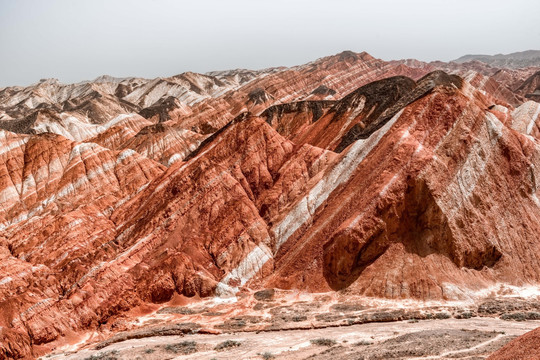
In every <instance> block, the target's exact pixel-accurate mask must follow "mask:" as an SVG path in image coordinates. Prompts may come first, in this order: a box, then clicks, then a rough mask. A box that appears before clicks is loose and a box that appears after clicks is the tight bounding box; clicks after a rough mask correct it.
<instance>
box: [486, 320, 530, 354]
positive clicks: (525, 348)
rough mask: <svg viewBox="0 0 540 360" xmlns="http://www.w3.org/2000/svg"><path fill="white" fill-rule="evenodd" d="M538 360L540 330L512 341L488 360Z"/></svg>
mask: <svg viewBox="0 0 540 360" xmlns="http://www.w3.org/2000/svg"><path fill="white" fill-rule="evenodd" d="M538 358H540V328H538V329H536V330H533V331H531V332H528V333H526V334H525V335H523V336H520V337H518V338H517V339H515V340H513V341H511V342H510V343H509V344H507V345H505V346H504V347H503V348H502V349H499V350H498V351H496V352H495V353H494V354H492V355H491V356H490V357H488V360H517V359H519V360H537V359H538Z"/></svg>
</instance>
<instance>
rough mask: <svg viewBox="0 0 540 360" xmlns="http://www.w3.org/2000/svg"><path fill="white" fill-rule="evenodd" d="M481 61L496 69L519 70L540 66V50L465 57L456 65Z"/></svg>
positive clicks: (457, 61)
mask: <svg viewBox="0 0 540 360" xmlns="http://www.w3.org/2000/svg"><path fill="white" fill-rule="evenodd" d="M475 60H476V61H481V62H483V63H486V64H489V65H491V66H495V67H501V68H510V69H519V68H526V67H531V66H532V67H537V66H540V50H527V51H521V52H515V53H511V54H497V55H465V56H462V57H460V58H459V59H456V60H454V62H456V63H465V62H469V61H475Z"/></svg>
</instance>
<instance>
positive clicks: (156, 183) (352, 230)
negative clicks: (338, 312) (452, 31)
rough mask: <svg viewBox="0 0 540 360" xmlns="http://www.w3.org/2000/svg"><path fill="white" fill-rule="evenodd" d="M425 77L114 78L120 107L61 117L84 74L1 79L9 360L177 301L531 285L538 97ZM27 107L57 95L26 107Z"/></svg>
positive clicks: (335, 70) (322, 68)
mask: <svg viewBox="0 0 540 360" xmlns="http://www.w3.org/2000/svg"><path fill="white" fill-rule="evenodd" d="M407 64H408V65H407ZM409 65H411V66H409ZM432 70H433V68H432V65H429V66H427V67H424V66H421V65H419V64H418V63H414V64H413V63H410V62H409V63H387V62H384V61H382V60H378V59H375V58H373V57H371V56H369V55H368V54H365V53H362V54H355V53H351V52H345V53H342V54H338V55H336V56H332V57H328V58H323V59H319V60H317V61H315V62H312V63H309V64H306V65H302V66H298V67H294V68H275V69H267V70H264V71H260V72H250V71H244V70H236V71H231V72H218V73H212V74H208V75H205V76H199V75H197V74H191V73H188V74H183V75H181V76H178V77H173V78H170V79H159V80H156V81H147V80H142V79H109V78H104V79H101V80H99V81H101V82H99V81H96V83H99V84H100V85H99V86H100V89H101V90H100V91H102V92H107V94H109V96H113V95H111V94H114V96H115V97H116V98H117V99H121V100H122V101H125V102H127V103H129V106H127V105H126V106H127V110H128V111H127V112H126V113H123V114H118V111H117V110H115V109H116V108H114V109H113V110H114V111H113V110H111V113H110V115H109V117H106V118H105V119H104V118H99V119H98V120H95V119H93V117H92V116H93V115H92V114H93V113H92V111H90V112H86V113H85V115H84V117H80V118H77V117H76V116H79V115H69V114H72V113H73V114H75V113H77V109H75V110H73V109H74V108H72V109H71V110H67V108H66V109H64V107H62V108H61V109H60V108H59V109H57V110H54V106H56V105H57V104H58V103H61V102H65V101H70V103H72V104H76V103H78V95H77V94H78V93H77V91H79V92H81V94H82V95H80V96H82V97H84V96H86V92H84V91H83V90H81V89H86V85H88V84H83V85H81V84H79V85H73V86H67V87H63V86H61V85H58V84H56V83H53V84H45V83H42V84H39V85H38V86H37V87H38V88H39V89H41V90H40V92H38V95H39V96H37V95H36V92H35V91H34V90H36V89H33V90H32V91H30V90H28V89H13V88H7V89H4V90H3V92H2V96H3V97H4V98H3V99H7V100H3V103H2V111H4V115H5V114H7V115H5V116H4V117H3V118H1V119H0V125H1V126H2V127H3V128H4V130H0V141H1V144H2V147H1V148H0V201H1V202H0V204H1V206H0V229H1V232H0V256H1V257H2V261H1V265H0V271H1V272H0V276H1V277H0V309H1V310H0V326H1V328H0V357H2V356H3V357H8V358H21V357H29V358H30V357H33V356H36V355H38V354H42V353H45V352H47V351H49V350H50V349H51V348H52V347H53V346H54V344H55V342H58V341H60V340H61V339H65V338H69V337H70V336H75V334H81V333H84V332H87V331H94V330H96V329H99V328H100V326H101V325H103V324H107V323H108V322H110V321H112V320H114V319H116V318H117V317H118V316H119V315H120V314H122V316H125V317H129V316H135V315H130V313H129V311H130V310H133V309H134V308H136V307H143V306H145V305H147V304H162V303H166V302H168V301H171V300H174V298H175V297H178V296H186V297H198V296H200V297H214V296H220V297H234V296H236V295H237V294H238V293H239V292H248V291H249V290H250V289H262V288H272V287H275V288H281V289H298V290H302V291H307V292H333V291H341V292H343V293H345V294H351V295H366V296H373V297H381V298H389V299H420V300H456V299H463V298H470V297H472V296H474V294H475V293H476V292H480V291H482V290H485V289H488V288H490V287H492V286H495V285H497V284H501V283H504V284H510V285H515V286H523V285H531V284H537V283H538V282H539V281H540V270H539V269H540V266H539V265H540V264H539V262H540V255H539V254H540V241H539V240H538V239H539V236H538V235H539V234H540V225H539V224H540V222H539V219H540V201H539V200H538V195H539V194H538V192H539V187H538V183H537V182H538V180H537V179H538V177H539V176H540V173H539V171H540V170H539V169H540V144H539V141H540V138H539V136H540V132H539V129H540V117H539V115H540V105H539V104H538V103H536V102H534V101H528V102H523V101H524V99H522V98H521V97H520V95H519V94H517V93H514V92H513V91H512V90H511V89H510V88H507V87H504V91H503V90H501V87H500V86H498V85H497V84H499V83H497V80H494V79H493V78H491V77H489V76H488V75H483V74H479V73H477V72H474V73H473V72H470V70H466V71H465V72H464V74H465V75H464V76H463V77H461V76H458V75H455V74H448V73H446V72H444V71H441V70H436V71H432ZM104 84H107V85H104ZM45 85H48V86H49V87H46V86H45ZM94 85H95V84H91V86H94ZM43 88H46V89H48V90H47V91H45V90H43ZM68 90H69V91H68ZM11 97H13V98H15V97H16V99H15V100H13V99H12V98H11ZM38 102H40V104H49V105H50V104H52V105H51V106H49V105H48V106H44V109H41V110H40V109H38V110H36V111H37V112H38V115H37V116H34V115H35V114H36V112H33V111H31V113H32V115H30V117H25V116H26V113H25V111H29V110H27V109H26V108H36V107H38V106H39V105H36V104H37V103H38ZM55 104H56V105H55ZM23 105H24V106H23ZM19 108H20V109H19ZM17 109H19V110H17ZM122 111H124V110H122ZM19 113H20V114H22V115H21V116H22V117H21V118H15V117H16V116H18V115H17V114H19ZM77 114H78V113H77ZM7 116H9V117H10V118H7ZM70 116H71V117H70ZM72 117H73V118H74V119H75V120H77V121H75V120H74V119H72ZM508 204H512V206H508Z"/></svg>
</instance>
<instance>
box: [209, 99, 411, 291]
mask: <svg viewBox="0 0 540 360" xmlns="http://www.w3.org/2000/svg"><path fill="white" fill-rule="evenodd" d="M403 110H404V109H402V110H401V111H399V112H398V113H397V114H396V115H394V117H392V119H390V120H389V121H388V122H387V123H386V124H385V125H384V126H383V127H382V128H381V129H379V130H377V131H376V132H375V133H374V134H373V135H371V136H370V137H369V138H368V139H365V140H357V141H356V142H355V143H354V144H353V145H352V147H351V148H350V149H349V151H347V153H346V154H345V156H344V157H343V158H342V159H341V161H340V162H339V163H337V164H336V165H335V166H334V167H333V168H332V170H331V171H330V172H329V173H328V174H327V175H326V176H325V177H323V178H322V179H321V180H320V181H319V182H318V183H317V184H316V185H315V186H314V187H313V188H312V189H311V190H310V192H309V193H308V194H307V195H306V196H305V197H304V198H302V199H301V200H300V201H299V202H298V203H297V204H296V205H295V206H294V207H293V208H292V209H291V211H289V213H287V215H286V216H285V217H284V218H283V219H282V220H281V221H280V222H279V223H277V224H276V225H275V226H274V228H273V231H274V233H275V235H276V239H277V242H276V248H275V249H274V252H277V250H279V248H280V247H281V245H283V244H284V243H285V242H286V241H287V240H288V239H289V237H290V236H291V235H292V234H294V232H295V231H296V230H298V229H299V228H300V227H301V226H302V225H304V224H306V223H307V222H308V221H310V219H311V216H312V214H313V213H314V212H315V211H316V210H317V208H318V207H319V206H321V205H322V204H323V203H324V202H325V201H326V199H327V198H328V197H329V196H330V194H331V193H332V192H333V191H334V190H335V189H336V188H337V187H338V186H340V185H341V184H343V183H345V182H346V181H348V180H349V179H350V177H351V176H352V175H353V173H354V171H355V170H356V168H357V167H358V165H359V164H360V163H361V162H362V161H363V160H364V159H365V158H366V156H367V155H368V154H369V153H370V152H371V151H372V150H373V149H374V148H375V146H376V145H377V144H378V143H379V141H380V140H381V138H382V137H383V136H384V135H385V134H386V133H387V132H388V130H389V129H390V128H391V127H392V126H393V125H394V123H395V122H396V121H397V120H398V119H399V117H400V116H401V114H402V113H403ZM271 258H272V252H271V251H270V249H269V248H268V247H267V246H266V245H264V244H260V245H259V246H258V247H256V248H255V249H253V250H252V251H251V252H250V253H249V254H248V255H247V256H246V257H245V258H244V259H243V260H242V261H241V262H240V264H238V266H237V267H236V268H235V269H233V270H232V271H231V272H230V273H229V274H228V275H227V276H225V278H223V280H221V281H220V282H219V284H218V286H217V288H216V294H217V295H218V296H233V295H235V294H236V293H237V292H238V287H232V286H230V285H229V282H230V280H232V279H239V280H240V284H241V285H244V284H245V283H247V282H248V281H249V280H251V278H252V277H253V276H254V275H255V274H257V272H259V271H260V270H261V269H262V267H263V266H264V264H266V262H267V261H268V260H270V259H271Z"/></svg>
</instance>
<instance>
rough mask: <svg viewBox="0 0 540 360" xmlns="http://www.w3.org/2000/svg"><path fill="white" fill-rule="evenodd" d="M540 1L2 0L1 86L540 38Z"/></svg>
mask: <svg viewBox="0 0 540 360" xmlns="http://www.w3.org/2000/svg"><path fill="white" fill-rule="evenodd" d="M539 15H540V1H539V0H453V1H449V0H445V1H443V0H395V1H390V0H369V1H353V0H333V1H330V0H327V1H324V0H271V1H270V0H191V1H183V0H178V1H173V0H146V1H143V0H91V1H90V0H88V1H86V0H0V87H1V86H8V85H28V84H31V83H34V82H37V81H38V80H39V79H40V78H49V77H54V78H58V79H60V81H62V82H76V81H80V80H85V79H93V78H95V77H97V76H99V75H102V74H109V75H113V76H122V77H123V76H141V77H158V76H170V75H174V74H178V73H181V72H184V71H195V72H206V71H211V70H222V69H230V68H252V69H256V68H264V67H270V66H280V65H287V66H289V65H296V64H301V63H305V62H308V61H311V60H315V59H317V58H319V57H322V56H326V55H331V54H335V53H338V52H341V51H343V50H353V51H358V52H360V51H367V52H369V53H370V54H371V55H373V56H375V57H378V58H382V59H385V60H390V59H401V58H417V59H420V60H426V61H428V60H437V59H439V60H452V59H455V58H457V57H459V56H461V55H464V54H468V53H486V54H495V53H509V52H514V51H522V50H528V49H539V48H540V27H539V26H538V16H539Z"/></svg>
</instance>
